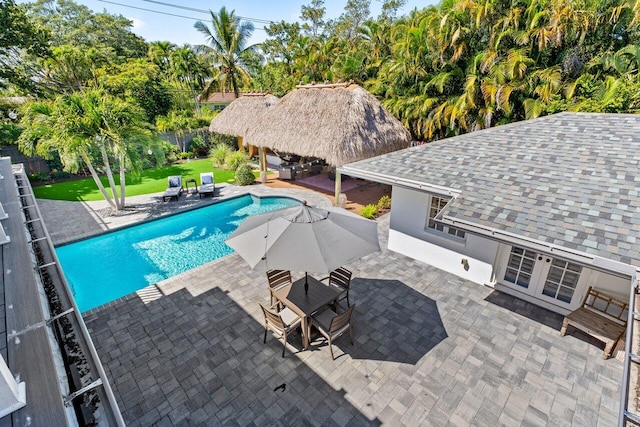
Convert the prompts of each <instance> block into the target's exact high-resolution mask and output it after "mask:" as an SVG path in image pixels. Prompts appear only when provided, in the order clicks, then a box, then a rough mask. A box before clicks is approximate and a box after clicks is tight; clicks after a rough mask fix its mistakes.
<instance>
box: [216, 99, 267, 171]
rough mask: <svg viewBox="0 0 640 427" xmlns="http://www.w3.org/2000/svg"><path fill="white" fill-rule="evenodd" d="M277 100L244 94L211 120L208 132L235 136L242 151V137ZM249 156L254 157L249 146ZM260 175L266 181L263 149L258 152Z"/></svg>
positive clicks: (265, 163)
mask: <svg viewBox="0 0 640 427" xmlns="http://www.w3.org/2000/svg"><path fill="white" fill-rule="evenodd" d="M277 102H278V98H277V97H276V96H274V95H271V94H268V93H245V94H242V95H241V96H240V98H237V99H235V100H234V101H233V102H231V104H229V105H228V106H227V107H225V109H224V110H222V111H221V112H220V114H218V115H217V116H215V117H214V118H213V119H212V120H211V124H210V125H209V131H211V132H217V133H224V134H227V135H236V136H237V137H238V148H239V149H240V150H244V142H243V137H244V136H245V135H246V134H247V132H248V130H249V129H250V128H251V127H253V126H255V124H256V120H257V119H258V118H260V117H262V115H264V114H265V113H266V112H267V110H268V109H269V107H271V106H272V105H275V104H276V103H277ZM247 148H248V151H249V156H250V157H252V156H253V155H255V152H254V151H253V150H254V147H253V146H251V145H249V146H248V147H247ZM259 159H260V175H261V178H262V179H263V182H264V180H265V179H266V170H267V162H266V158H265V152H264V150H263V149H260V150H259Z"/></svg>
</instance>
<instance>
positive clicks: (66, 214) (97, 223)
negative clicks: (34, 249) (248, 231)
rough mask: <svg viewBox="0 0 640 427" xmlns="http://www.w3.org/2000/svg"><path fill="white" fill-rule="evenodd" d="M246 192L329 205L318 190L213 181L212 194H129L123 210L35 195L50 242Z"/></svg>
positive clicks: (82, 237)
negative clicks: (177, 197) (176, 197)
mask: <svg viewBox="0 0 640 427" xmlns="http://www.w3.org/2000/svg"><path fill="white" fill-rule="evenodd" d="M247 193H253V194H255V195H259V196H269V195H282V196H289V197H294V198H296V199H299V200H307V201H308V202H309V204H310V205H314V206H331V201H330V200H329V199H328V198H327V197H325V196H323V195H322V194H320V193H316V192H314V191H307V190H300V189H284V188H277V189H276V188H269V187H266V186H264V185H250V186H237V185H229V184H216V191H215V197H213V198H212V197H203V198H200V196H199V195H198V194H197V193H187V192H186V191H183V192H182V196H181V197H180V200H179V201H177V202H176V201H175V200H171V201H166V202H163V201H162V193H155V194H148V195H143V196H133V197H128V198H127V199H126V207H125V209H124V210H123V211H121V212H118V213H114V212H113V211H112V210H111V208H110V207H109V205H108V204H107V202H106V201H103V200H101V201H95V202H66V201H60V200H47V199H38V205H39V206H40V210H41V211H42V216H43V217H44V218H45V222H46V224H47V227H48V229H49V234H50V235H51V239H52V240H53V244H54V245H60V244H63V243H68V242H71V241H74V240H80V239H84V238H87V237H90V236H94V235H96V234H99V233H102V232H105V231H107V230H112V229H115V228H118V227H123V226H126V225H130V224H135V223H138V222H141V221H147V220H150V219H154V218H158V217H160V216H162V215H168V214H173V213H177V212H181V211H184V210H187V209H193V208H195V207H199V206H206V205H210V204H212V203H218V202H220V201H222V200H225V199H228V198H230V197H235V196H239V195H243V194H247Z"/></svg>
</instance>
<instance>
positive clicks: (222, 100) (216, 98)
mask: <svg viewBox="0 0 640 427" xmlns="http://www.w3.org/2000/svg"><path fill="white" fill-rule="evenodd" d="M240 96H242V94H240ZM235 99H236V95H235V94H234V93H233V92H214V93H212V94H211V95H209V97H208V98H207V99H199V102H200V105H202V106H207V107H209V109H211V110H212V111H218V110H224V108H225V107H226V106H227V105H229V104H231V103H232V102H233V101H234V100H235Z"/></svg>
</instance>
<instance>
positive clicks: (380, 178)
mask: <svg viewBox="0 0 640 427" xmlns="http://www.w3.org/2000/svg"><path fill="white" fill-rule="evenodd" d="M337 170H338V172H340V173H341V174H345V175H349V176H352V177H354V178H361V179H367V180H371V181H376V182H379V183H381V184H387V185H397V186H399V187H404V188H410V189H415V190H421V191H428V192H430V193H435V194H439V195H443V196H449V197H457V196H459V195H460V194H462V191H459V190H454V189H452V188H449V187H444V186H442V185H434V184H426V183H424V182H420V181H416V180H413V179H408V178H398V177H395V176H391V175H387V174H382V173H376V172H364V171H362V170H361V169H352V168H350V167H349V166H340V167H339V168H337Z"/></svg>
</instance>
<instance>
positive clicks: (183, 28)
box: [75, 0, 436, 45]
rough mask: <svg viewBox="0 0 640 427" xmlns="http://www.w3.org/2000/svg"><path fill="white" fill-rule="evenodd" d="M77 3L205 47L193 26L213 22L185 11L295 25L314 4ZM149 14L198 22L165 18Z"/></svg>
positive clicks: (329, 3) (149, 37) (430, 0)
mask: <svg viewBox="0 0 640 427" xmlns="http://www.w3.org/2000/svg"><path fill="white" fill-rule="evenodd" d="M75 2H76V3H79V4H83V5H85V6H87V7H88V8H89V9H91V10H93V11H94V12H102V11H103V10H106V11H107V12H108V13H110V14H114V15H123V16H125V17H127V18H129V19H130V20H131V21H133V32H134V33H136V34H138V35H140V36H142V37H143V38H144V39H145V40H146V41H148V42H151V41H156V40H167V41H170V42H172V43H175V44H177V45H182V44H194V45H195V44H202V43H204V42H205V40H204V38H203V36H202V35H201V34H200V33H198V32H197V31H196V30H195V28H193V24H194V23H195V22H196V21H197V20H202V21H203V22H207V23H208V22H210V16H209V15H208V13H203V12H198V11H196V10H185V9H184V8H193V9H199V10H213V11H214V12H217V11H219V10H220V8H221V7H222V6H226V8H227V9H228V10H235V13H236V16H239V17H243V18H252V19H257V20H268V21H281V20H284V21H287V22H294V21H299V20H300V8H301V6H303V5H309V4H310V3H311V0H277V1H268V0H262V1H261V0H234V1H227V2H221V1H202V0H185V1H181V0H158V1H151V0H108V1H107V0H75ZM114 3H118V4H114ZM163 3H164V4H163ZM434 3H436V2H435V1H434V0H407V2H406V5H405V6H404V7H403V8H402V10H400V12H399V14H401V15H403V14H406V13H408V12H409V11H411V10H412V9H414V8H418V9H421V8H423V7H426V6H428V5H429V4H434ZM345 4H346V0H325V8H326V15H327V18H329V19H333V18H337V17H338V16H340V14H341V13H342V12H343V11H344V5H345ZM168 5H179V6H181V7H182V8H176V7H170V6H168ZM380 6H381V2H380V1H379V0H372V1H371V8H370V9H371V14H372V16H377V15H378V14H379V13H380ZM135 8H139V9H135ZM140 9H148V10H140ZM149 10H155V11H160V12H164V13H169V14H174V15H181V16H185V17H188V18H194V19H188V18H182V17H177V16H168V15H163V14H159V13H154V12H151V11H149ZM253 24H254V26H255V28H256V29H255V31H254V33H253V37H252V38H251V40H250V42H251V43H260V42H262V41H264V39H265V38H266V34H265V32H264V30H262V29H261V28H263V26H264V23H262V22H253Z"/></svg>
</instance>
